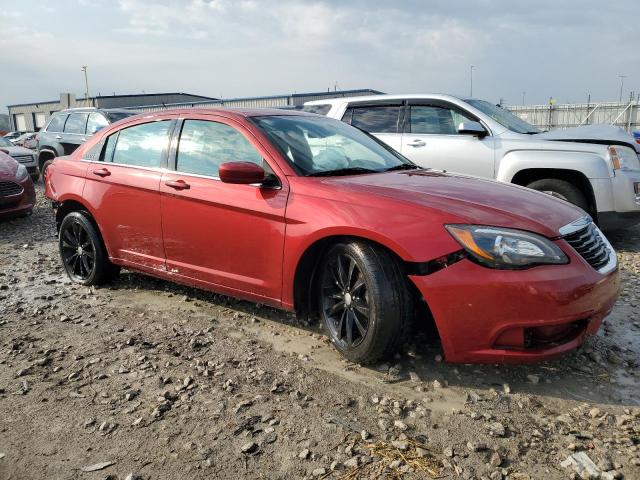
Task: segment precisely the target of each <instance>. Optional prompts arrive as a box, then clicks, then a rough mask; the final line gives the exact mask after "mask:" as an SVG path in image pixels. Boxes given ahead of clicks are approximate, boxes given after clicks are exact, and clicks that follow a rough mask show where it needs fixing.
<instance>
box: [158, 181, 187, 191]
mask: <svg viewBox="0 0 640 480" xmlns="http://www.w3.org/2000/svg"><path fill="white" fill-rule="evenodd" d="M164 184H165V185H166V186H167V187H171V188H173V189H175V190H189V189H190V188H191V185H189V184H188V183H187V182H185V181H184V180H169V181H167V182H164Z"/></svg>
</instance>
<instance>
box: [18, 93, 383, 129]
mask: <svg viewBox="0 0 640 480" xmlns="http://www.w3.org/2000/svg"><path fill="white" fill-rule="evenodd" d="M380 93H382V92H378V91H377V90H371V89H359V90H338V91H335V90H334V91H326V92H315V93H294V94H291V95H272V96H266V97H244V98H230V99H218V98H212V97H203V96H201V95H191V94H188V93H152V94H142V95H112V96H97V97H89V98H88V99H87V98H81V99H76V96H75V95H74V94H72V93H62V94H60V99H59V100H53V101H46V102H36V103H23V104H19V105H9V106H7V108H8V110H9V120H10V123H11V129H12V130H18V131H38V130H40V129H41V128H42V127H43V126H44V125H45V124H46V123H47V120H48V119H49V117H50V116H51V114H53V113H54V112H57V111H59V110H63V109H65V108H74V107H97V108H128V109H133V110H140V111H155V110H164V109H166V108H178V107H181V108H185V107H192V108H198V107H200V108H204V107H213V106H223V107H256V108H259V107H286V106H289V107H291V106H297V105H302V104H303V103H304V102H308V101H311V100H320V99H323V98H336V97H350V96H360V95H375V94H380Z"/></svg>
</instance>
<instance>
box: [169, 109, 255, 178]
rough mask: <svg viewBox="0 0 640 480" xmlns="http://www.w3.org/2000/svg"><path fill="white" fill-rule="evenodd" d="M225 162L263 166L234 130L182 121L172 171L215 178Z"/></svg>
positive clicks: (201, 121)
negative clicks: (175, 160)
mask: <svg viewBox="0 0 640 480" xmlns="http://www.w3.org/2000/svg"><path fill="white" fill-rule="evenodd" d="M226 162H252V163H255V164H257V165H260V166H263V159H262V155H260V153H259V152H258V151H257V150H256V149H255V147H254V146H253V145H252V144H251V142H249V140H247V138H246V137H245V136H244V135H243V134H242V133H240V132H239V131H238V130H236V129H235V128H233V127H231V126H230V125H226V124H224V123H219V122H212V121H209V120H185V121H184V124H183V126H182V133H181V134H180V142H179V143H178V157H177V165H176V170H177V171H179V172H183V173H193V174H196V175H205V176H207V177H218V170H219V168H220V165H222V164H223V163H226Z"/></svg>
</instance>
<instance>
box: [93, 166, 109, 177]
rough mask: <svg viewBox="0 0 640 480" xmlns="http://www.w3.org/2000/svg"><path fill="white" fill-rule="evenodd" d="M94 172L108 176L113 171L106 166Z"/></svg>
mask: <svg viewBox="0 0 640 480" xmlns="http://www.w3.org/2000/svg"><path fill="white" fill-rule="evenodd" d="M93 174H94V175H97V176H99V177H108V176H109V175H111V172H110V171H109V170H107V169H106V168H99V169H98V170H94V171H93Z"/></svg>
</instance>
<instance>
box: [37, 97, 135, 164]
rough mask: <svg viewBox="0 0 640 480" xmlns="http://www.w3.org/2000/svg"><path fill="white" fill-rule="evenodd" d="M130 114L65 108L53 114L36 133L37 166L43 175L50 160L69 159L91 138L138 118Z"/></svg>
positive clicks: (106, 110)
mask: <svg viewBox="0 0 640 480" xmlns="http://www.w3.org/2000/svg"><path fill="white" fill-rule="evenodd" d="M137 114H138V112H135V111H132V110H116V109H98V108H89V107H87V108H68V109H66V110H61V111H59V112H56V113H54V114H53V115H52V116H51V118H50V119H49V122H48V123H47V125H45V127H44V128H43V129H42V130H40V132H39V133H38V166H39V168H40V173H42V175H43V176H44V172H45V170H46V169H47V167H48V166H49V164H50V163H51V162H53V159H54V158H56V157H62V156H64V155H70V154H71V153H73V151H74V150H75V149H76V148H78V147H79V146H80V145H82V144H83V143H84V142H86V141H87V139H88V138H89V137H91V135H93V134H94V133H96V132H98V131H99V130H101V129H103V128H104V127H106V126H107V125H110V124H112V123H115V122H117V121H118V120H122V119H123V118H127V117H130V116H132V115H137Z"/></svg>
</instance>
